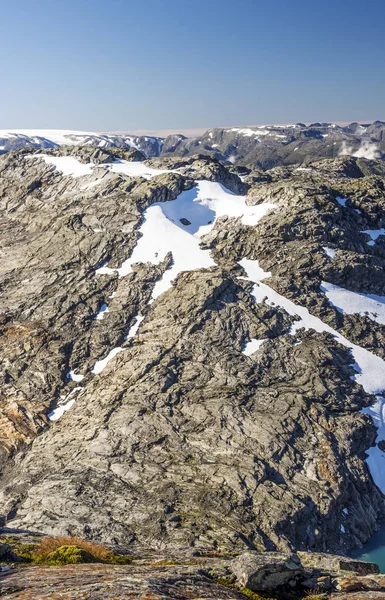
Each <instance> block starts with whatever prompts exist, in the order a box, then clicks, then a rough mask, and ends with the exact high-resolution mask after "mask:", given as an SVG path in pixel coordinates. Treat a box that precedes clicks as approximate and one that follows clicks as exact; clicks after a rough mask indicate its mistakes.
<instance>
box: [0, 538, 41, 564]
mask: <svg viewBox="0 0 385 600" xmlns="http://www.w3.org/2000/svg"><path fill="white" fill-rule="evenodd" d="M0 542H1V543H2V544H8V545H9V546H11V548H12V552H14V553H15V554H16V555H17V556H18V557H19V558H20V559H21V560H22V561H23V562H28V563H30V562H33V553H34V552H35V550H36V548H37V547H38V544H23V543H22V542H20V541H19V540H18V539H16V538H12V537H2V538H1V539H0Z"/></svg>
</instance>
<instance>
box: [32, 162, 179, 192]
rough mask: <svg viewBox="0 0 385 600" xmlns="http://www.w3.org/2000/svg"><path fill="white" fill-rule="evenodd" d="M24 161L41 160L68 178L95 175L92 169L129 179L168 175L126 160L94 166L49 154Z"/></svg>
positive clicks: (96, 182) (90, 185) (161, 170)
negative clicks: (122, 175) (121, 174)
mask: <svg viewBox="0 0 385 600" xmlns="http://www.w3.org/2000/svg"><path fill="white" fill-rule="evenodd" d="M25 158H26V159H29V160H31V159H34V158H41V159H42V160H44V162H45V163H46V164H47V165H52V166H53V167H55V168H56V169H57V170H58V171H60V173H62V174H63V175H64V176H70V177H84V176H86V175H93V174H95V171H94V169H95V168H96V169H104V170H105V171H110V172H112V173H123V174H124V175H128V176H129V177H143V178H144V179H151V178H152V177H155V176H156V175H162V173H170V172H171V171H168V170H167V169H153V168H152V167H148V166H146V165H145V164H144V163H142V162H140V161H138V162H131V161H127V160H120V159H117V160H115V161H114V162H112V163H102V164H97V165H95V164H94V163H87V164H84V163H82V162H80V160H78V159H77V158H74V157H73V156H50V155H49V154H27V155H26V157H25ZM101 179H102V178H101V177H100V179H98V180H96V181H93V182H91V183H87V184H85V185H84V186H83V188H82V189H89V188H91V187H94V186H95V185H97V184H98V183H99V181H100V180H101Z"/></svg>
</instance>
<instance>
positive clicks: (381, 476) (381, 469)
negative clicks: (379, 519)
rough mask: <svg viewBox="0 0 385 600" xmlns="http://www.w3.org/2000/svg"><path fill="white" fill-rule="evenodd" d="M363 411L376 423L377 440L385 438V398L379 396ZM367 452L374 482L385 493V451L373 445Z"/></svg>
mask: <svg viewBox="0 0 385 600" xmlns="http://www.w3.org/2000/svg"><path fill="white" fill-rule="evenodd" d="M362 412H364V413H366V414H368V415H370V416H371V417H372V419H373V423H374V425H375V426H376V427H377V430H378V431H377V433H378V435H377V439H376V442H377V443H378V442H380V441H383V440H385V398H384V397H383V396H377V401H376V403H375V404H373V406H370V407H369V408H364V410H363V411H362ZM366 453H367V455H368V458H367V460H366V462H367V463H368V466H369V469H370V472H371V474H372V477H373V479H374V482H375V484H376V485H377V486H378V487H379V488H380V490H381V491H382V493H383V494H385V453H384V452H383V451H382V450H380V448H379V447H378V446H372V447H371V448H369V450H367V451H366Z"/></svg>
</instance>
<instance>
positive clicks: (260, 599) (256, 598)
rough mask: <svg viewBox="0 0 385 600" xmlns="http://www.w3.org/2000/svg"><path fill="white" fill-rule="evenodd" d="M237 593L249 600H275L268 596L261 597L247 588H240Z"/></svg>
mask: <svg viewBox="0 0 385 600" xmlns="http://www.w3.org/2000/svg"><path fill="white" fill-rule="evenodd" d="M239 591H240V593H241V594H243V595H244V596H246V598H250V599H251V600H276V598H270V597H268V596H261V595H260V594H257V593H256V592H253V591H252V590H249V588H242V589H240V590H239Z"/></svg>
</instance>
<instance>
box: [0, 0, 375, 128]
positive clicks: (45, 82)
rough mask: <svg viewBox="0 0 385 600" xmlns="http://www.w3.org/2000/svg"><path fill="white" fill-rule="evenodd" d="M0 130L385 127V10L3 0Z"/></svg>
mask: <svg viewBox="0 0 385 600" xmlns="http://www.w3.org/2000/svg"><path fill="white" fill-rule="evenodd" d="M0 9H1V13H0V45H1V53H0V86H1V87H0V128H3V129H4V128H28V127H29V128H34V127H36V128H69V129H86V130H121V129H125V130H130V129H131V130H134V129H166V128H174V129H178V128H186V127H191V128H193V127H214V126H221V125H223V126H226V125H253V124H261V123H285V122H295V121H305V122H306V121H315V120H322V121H350V120H363V119H368V120H373V119H377V118H379V119H385V104H384V100H385V77H384V74H385V35H384V23H385V0H366V1H365V2H364V1H363V0H360V1H358V0H263V1H261V0H191V1H190V0H13V1H9V0H0Z"/></svg>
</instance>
